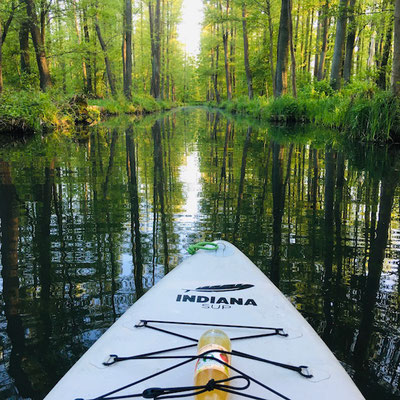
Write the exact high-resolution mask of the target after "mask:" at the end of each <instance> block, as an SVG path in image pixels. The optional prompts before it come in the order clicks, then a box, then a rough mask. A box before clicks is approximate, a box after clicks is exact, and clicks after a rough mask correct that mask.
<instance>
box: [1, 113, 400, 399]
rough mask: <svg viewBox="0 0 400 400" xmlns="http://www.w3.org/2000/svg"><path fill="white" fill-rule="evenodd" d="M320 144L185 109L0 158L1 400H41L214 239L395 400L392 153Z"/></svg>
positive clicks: (364, 381)
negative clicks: (193, 249)
mask: <svg viewBox="0 0 400 400" xmlns="http://www.w3.org/2000/svg"><path fill="white" fill-rule="evenodd" d="M293 131H296V135H294V133H293ZM329 137H330V135H329V133H327V132H323V131H321V130H319V129H317V128H296V129H294V128H291V129H284V128H271V127H265V126H264V127H263V126H254V125H249V123H247V122H245V121H234V120H227V119H226V118H225V117H224V116H222V115H218V114H212V113H209V112H207V111H206V110H202V109H188V110H180V111H178V112H174V113H170V114H167V115H165V116H163V117H161V118H160V119H158V120H157V117H154V116H152V117H148V118H146V119H144V120H143V121H141V122H129V121H125V120H117V121H109V122H108V123H106V124H103V125H99V126H97V127H94V128H92V129H91V130H90V131H89V132H88V133H86V135H85V136H84V137H83V138H82V137H81V138H80V139H79V140H78V138H77V137H73V136H72V137H61V138H60V137H57V136H51V135H50V136H47V137H45V138H35V139H34V140H32V141H31V142H29V143H27V144H24V145H18V146H14V147H7V148H3V149H0V178H1V179H0V217H1V271H2V272H1V279H0V284H1V286H0V289H1V298H0V307H1V315H0V398H4V399H6V398H10V399H26V398H31V399H42V398H43V397H44V396H45V395H46V394H47V393H48V391H49V390H50V389H51V388H52V387H53V386H54V385H55V383H56V382H57V381H58V379H59V378H61V377H62V376H63V374H65V372H66V371H67V370H68V369H69V368H70V367H71V366H72V365H73V364H74V363H75V362H76V361H77V359H78V358H79V357H80V356H81V355H82V354H83V353H84V352H85V351H86V350H87V349H88V348H89V347H90V346H91V345H92V344H93V342H94V341H95V340H96V339H97V338H98V337H99V336H100V335H101V334H102V333H103V332H104V331H105V330H106V329H107V328H108V327H109V326H110V325H111V324H112V323H113V322H114V321H115V320H116V319H117V318H118V317H119V316H120V315H121V314H122V313H123V312H124V311H125V310H126V309H127V308H128V307H129V306H130V305H131V304H132V303H134V302H135V300H136V299H137V298H139V297H140V296H141V295H142V294H143V293H144V292H145V291H146V290H148V289H149V288H151V287H152V286H153V285H154V284H155V283H156V282H157V281H159V280H160V279H161V278H162V277H163V276H164V275H165V274H166V273H167V272H168V271H169V270H170V269H172V268H173V267H174V266H175V265H176V264H177V263H178V262H179V261H181V260H182V259H184V258H185V257H187V256H188V255H187V253H186V250H185V249H186V248H187V247H188V245H189V244H190V243H193V242H196V241H199V240H214V239H220V238H223V239H226V240H229V241H231V242H233V243H234V244H235V245H236V246H238V247H239V249H241V250H242V251H243V252H244V253H246V254H247V255H248V256H249V257H250V258H251V259H252V260H253V261H254V262H255V263H256V264H257V265H258V266H259V268H260V269H261V270H262V271H263V272H265V274H266V275H267V276H268V277H270V278H271V279H272V280H273V282H274V283H275V284H276V285H277V286H278V287H279V288H280V289H281V290H282V291H283V293H284V294H285V295H286V296H287V297H288V298H289V299H290V301H291V302H292V303H293V304H294V305H295V306H296V307H297V309H298V310H299V311H300V312H301V313H302V314H303V315H304V316H305V317H306V319H307V320H308V321H309V322H310V323H311V325H312V326H313V327H314V328H315V329H316V331H317V332H318V333H319V335H320V336H321V337H322V338H323V340H324V341H325V342H326V343H327V345H328V346H329V347H330V348H331V349H332V351H333V352H334V353H335V355H336V356H337V357H338V359H339V360H340V361H341V362H342V364H343V365H344V367H345V368H346V370H347V371H348V372H349V374H350V375H351V376H352V377H353V379H354V380H355V382H356V384H357V385H358V386H359V388H360V389H361V391H362V392H363V394H364V395H365V396H366V398H368V399H378V398H379V399H395V398H398V396H399V395H400V388H399V386H400V379H399V376H400V365H399V363H400V335H399V333H400V321H399V302H400V285H399V256H400V254H399V250H400V220H399V216H400V212H399V204H400V196H399V194H400V192H399V180H400V172H399V170H400V157H399V155H400V154H399V153H398V152H397V151H396V149H393V148H386V147H383V148H375V149H372V148H364V147H362V146H358V145H353V146H344V145H341V144H340V143H334V142H332V141H330V140H329ZM294 400H295V399H294Z"/></svg>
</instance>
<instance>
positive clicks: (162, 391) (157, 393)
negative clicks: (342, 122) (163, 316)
mask: <svg viewBox="0 0 400 400" xmlns="http://www.w3.org/2000/svg"><path fill="white" fill-rule="evenodd" d="M149 322H152V323H161V324H180V325H195V326H218V327H230V328H248V329H263V330H272V331H273V332H272V333H266V334H260V335H251V336H242V337H237V338H232V339H231V340H232V341H233V340H243V339H251V338H257V337H264V336H274V335H278V336H288V334H287V333H285V332H284V330H283V328H269V327H254V326H241V325H222V324H217V325H215V324H205V323H204V324H203V323H190V322H176V321H156V320H141V321H140V323H139V324H138V325H135V327H137V328H141V327H147V328H151V329H155V330H157V331H160V332H162V333H166V334H170V335H174V336H177V337H181V338H184V339H186V340H190V341H192V342H195V343H193V344H190V345H186V346H179V347H174V348H169V349H164V350H158V351H154V352H151V353H145V354H140V355H136V356H130V357H119V356H118V355H116V354H111V355H110V358H109V360H108V361H107V362H104V363H103V365H105V366H111V365H113V364H115V363H118V362H122V361H128V360H140V359H141V360H144V359H184V361H182V362H179V363H178V364H175V365H172V366H170V367H168V368H165V369H163V370H161V371H158V372H156V373H154V374H151V375H149V376H147V377H145V378H142V379H140V380H138V381H135V382H132V383H129V384H127V385H125V386H122V387H120V388H117V389H114V390H112V391H111V392H108V393H106V394H103V395H101V396H99V397H95V398H93V399H87V400H122V399H132V398H137V397H142V398H145V399H151V398H152V399H157V400H163V399H172V398H183V397H189V396H196V395H199V394H202V393H205V392H207V391H212V390H221V391H225V392H228V393H232V394H236V395H239V396H242V397H246V398H250V399H253V400H266V399H265V398H262V397H257V396H253V395H250V394H247V393H242V392H240V391H243V390H246V389H247V388H248V387H249V386H250V384H251V382H254V383H256V384H258V385H259V386H261V387H263V388H264V389H266V390H268V391H270V392H271V393H274V394H275V395H277V396H279V397H280V398H282V399H284V400H291V399H289V398H288V397H286V396H285V395H283V394H281V393H279V392H277V391H276V390H274V389H272V388H271V387H269V386H267V385H265V384H264V383H262V382H260V381H258V380H257V379H255V378H253V377H251V376H249V375H247V374H245V373H244V372H242V371H240V370H238V369H237V368H235V367H233V366H232V365H230V364H228V363H225V362H224V361H222V360H219V359H216V358H214V357H213V355H212V353H215V352H218V353H223V354H227V355H233V356H238V357H242V358H247V359H250V360H255V361H259V362H264V363H267V364H271V365H274V366H277V367H280V368H284V369H288V370H291V371H295V372H297V373H299V374H300V375H301V376H303V377H304V378H312V377H313V375H311V374H310V373H309V372H308V367H307V366H304V365H300V366H293V365H289V364H283V363H280V362H277V361H272V360H268V359H264V358H261V357H257V356H253V355H251V354H246V353H243V352H239V351H236V350H232V351H231V352H229V351H224V350H209V351H206V352H204V353H202V354H199V355H195V356H183V355H182V356H161V355H160V354H162V353H166V352H171V351H174V350H181V349H186V348H190V347H195V346H197V342H198V340H197V339H194V338H191V337H189V336H185V335H181V334H179V333H176V332H171V331H167V330H164V329H161V328H157V327H154V326H150V325H149ZM198 358H204V359H213V360H214V361H217V362H218V363H220V364H222V365H225V366H227V367H228V368H229V369H231V370H232V371H235V372H236V373H238V374H239V375H238V376H233V377H230V378H227V379H222V380H218V381H215V380H214V379H211V380H210V381H209V382H207V384H206V385H202V386H182V387H169V388H148V389H145V390H144V391H143V392H141V393H134V394H127V395H117V396H113V395H115V394H117V393H119V392H121V391H123V390H126V389H128V388H130V387H133V386H135V385H138V384H139V383H142V382H145V381H147V380H149V379H151V378H155V377H157V376H159V375H161V374H164V373H166V372H169V371H171V370H173V369H176V368H178V367H181V366H183V365H185V364H187V363H190V362H191V361H194V360H196V359H198ZM238 379H243V380H245V381H246V384H245V385H244V386H239V387H232V386H230V385H225V384H224V383H227V382H229V381H233V380H238ZM185 392H186V393H185ZM110 396H112V397H110ZM75 400H84V399H75Z"/></svg>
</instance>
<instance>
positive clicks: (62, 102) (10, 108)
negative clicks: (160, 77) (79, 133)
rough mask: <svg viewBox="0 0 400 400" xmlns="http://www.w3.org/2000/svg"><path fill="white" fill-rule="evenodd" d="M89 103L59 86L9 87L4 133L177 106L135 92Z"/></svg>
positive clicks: (1, 123) (1, 114)
mask: <svg viewBox="0 0 400 400" xmlns="http://www.w3.org/2000/svg"><path fill="white" fill-rule="evenodd" d="M78 97H79V96H78ZM88 104H89V107H86V106H83V108H81V107H77V106H76V105H75V104H73V102H72V100H71V97H70V96H69V97H68V96H65V95H63V94H60V93H59V92H58V91H56V90H51V91H49V92H46V93H43V92H40V91H36V90H23V91H12V90H7V91H4V92H3V93H2V94H1V95H0V133H5V132H7V133H16V134H27V133H34V132H39V131H42V130H43V129H62V130H69V129H70V128H73V127H74V126H75V124H76V123H78V121H82V120H84V121H85V122H86V123H88V121H89V123H90V122H93V121H95V120H98V119H99V118H100V117H101V116H102V115H103V116H107V115H122V114H148V113H152V112H157V111H162V110H167V109H171V108H172V107H174V106H175V103H172V102H170V101H156V100H155V99H153V98H152V97H150V96H145V95H143V96H134V97H133V99H132V101H127V100H126V99H125V98H123V97H122V96H121V97H120V98H117V99H101V100H89V102H88ZM90 106H92V107H90ZM93 106H94V107H93ZM88 114H90V115H88Z"/></svg>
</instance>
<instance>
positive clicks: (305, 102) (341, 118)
mask: <svg viewBox="0 0 400 400" xmlns="http://www.w3.org/2000/svg"><path fill="white" fill-rule="evenodd" d="M208 104H209V105H210V106H213V107H219V108H222V109H225V110H227V111H228V112H231V113H234V114H241V115H250V116H251V117H254V118H257V119H261V120H268V121H272V122H285V123H286V122H313V123H316V124H318V125H321V126H325V127H330V128H339V129H341V130H342V131H343V132H344V133H346V134H347V135H348V136H349V137H350V138H352V139H359V140H362V141H373V142H387V141H390V140H392V141H396V142H398V141H399V140H400V100H399V99H398V98H396V97H394V96H393V95H392V94H391V93H390V92H386V91H382V90H378V89H377V88H376V87H375V86H374V85H371V84H369V83H365V82H356V83H354V84H350V85H348V86H346V87H345V88H343V89H342V91H341V92H334V91H333V90H332V89H331V87H330V86H329V83H328V82H326V81H321V82H315V83H314V84H309V85H306V86H304V87H303V88H301V89H300V90H299V93H298V97H297V99H296V98H294V97H292V96H289V95H285V96H282V97H279V98H276V99H274V98H265V97H258V98H256V99H254V100H249V99H248V98H247V97H244V96H243V97H238V98H237V99H234V100H232V101H223V102H222V103H220V104H216V103H208Z"/></svg>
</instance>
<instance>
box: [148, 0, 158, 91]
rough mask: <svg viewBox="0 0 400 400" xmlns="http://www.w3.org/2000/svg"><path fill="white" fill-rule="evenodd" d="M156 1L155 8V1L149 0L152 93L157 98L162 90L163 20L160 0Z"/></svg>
mask: <svg viewBox="0 0 400 400" xmlns="http://www.w3.org/2000/svg"><path fill="white" fill-rule="evenodd" d="M155 1H156V7H155V10H154V8H153V1H152V0H150V1H149V19H150V39H151V66H152V76H151V89H150V93H151V95H152V96H153V97H154V98H155V99H159V98H160V95H161V91H160V84H161V80H160V75H161V65H160V64H161V37H160V31H161V20H160V11H161V10H160V7H161V5H160V0H155Z"/></svg>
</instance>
